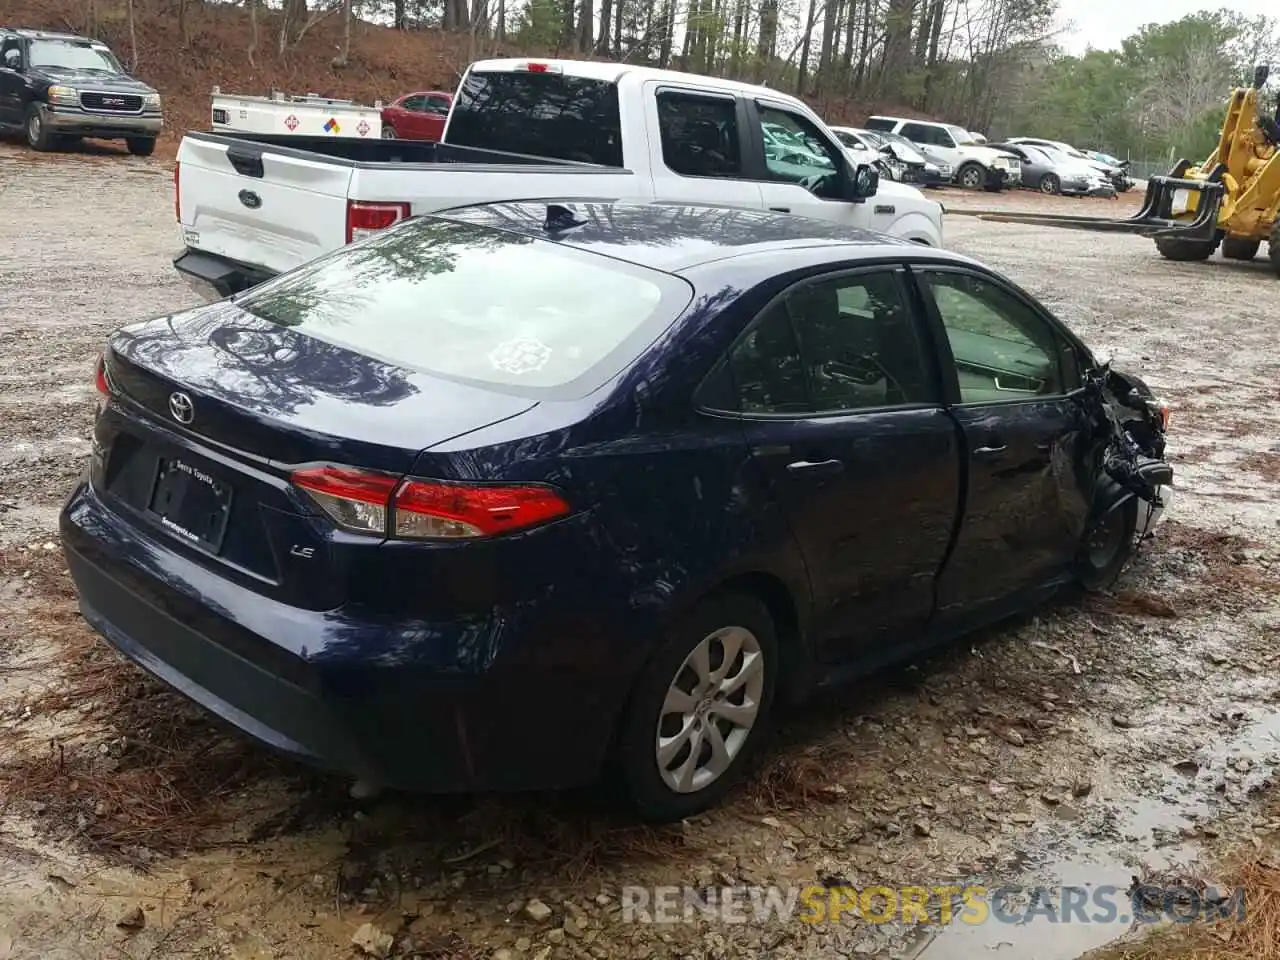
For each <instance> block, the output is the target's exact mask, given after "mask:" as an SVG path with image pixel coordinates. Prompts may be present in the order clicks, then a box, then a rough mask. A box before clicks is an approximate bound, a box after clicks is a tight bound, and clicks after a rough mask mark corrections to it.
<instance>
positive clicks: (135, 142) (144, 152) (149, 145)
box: [124, 137, 156, 157]
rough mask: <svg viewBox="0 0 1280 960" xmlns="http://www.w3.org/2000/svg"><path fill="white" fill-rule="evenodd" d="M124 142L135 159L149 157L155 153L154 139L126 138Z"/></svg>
mask: <svg viewBox="0 0 1280 960" xmlns="http://www.w3.org/2000/svg"><path fill="white" fill-rule="evenodd" d="M124 142H125V145H126V146H128V148H129V152H130V153H132V154H133V155H134V156H135V157H149V156H151V155H152V154H153V153H155V152H156V138H155V137H126V138H125V141H124Z"/></svg>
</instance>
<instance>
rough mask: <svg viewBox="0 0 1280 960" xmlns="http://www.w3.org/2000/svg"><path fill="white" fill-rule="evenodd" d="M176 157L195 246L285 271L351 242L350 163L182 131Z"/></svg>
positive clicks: (189, 238) (183, 212)
mask: <svg viewBox="0 0 1280 960" xmlns="http://www.w3.org/2000/svg"><path fill="white" fill-rule="evenodd" d="M178 163H179V171H180V173H179V176H180V180H181V190H180V195H179V216H180V218H181V221H182V233H183V241H184V242H185V243H186V245H187V246H188V247H190V248H192V249H195V250H202V251H204V252H205V253H211V254H215V255H217V256H222V257H227V258H229V259H231V260H234V261H237V262H239V263H246V264H250V265H252V266H256V267H265V268H266V269H268V270H271V271H274V272H277V273H280V272H284V271H285V270H289V269H292V268H293V267H296V266H297V265H298V264H301V263H305V262H306V261H308V260H312V259H314V258H315V257H318V256H320V255H321V254H323V253H328V252H329V251H330V250H334V249H336V248H338V247H341V246H343V245H344V244H345V243H346V242H347V190H348V187H349V185H350V182H351V172H352V167H351V166H350V165H349V164H344V163H342V162H341V161H335V160H332V159H330V158H327V157H324V156H322V155H320V154H315V153H310V154H303V153H302V152H300V151H294V150H290V149H288V148H279V147H272V146H270V145H267V144H262V143H256V142H254V141H251V140H238V139H234V138H227V137H206V136H200V135H188V136H186V137H184V138H183V140H182V146H181V148H180V150H179V152H178Z"/></svg>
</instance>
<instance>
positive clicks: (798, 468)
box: [787, 460, 844, 477]
mask: <svg viewBox="0 0 1280 960" xmlns="http://www.w3.org/2000/svg"><path fill="white" fill-rule="evenodd" d="M842 470H844V461H843V460H820V461H818V462H817V463H814V462H813V461H812V460H797V461H795V462H794V463H788V464H787V473H790V474H805V475H806V476H813V477H830V476H834V475H835V474H837V473H840V472H841V471H842Z"/></svg>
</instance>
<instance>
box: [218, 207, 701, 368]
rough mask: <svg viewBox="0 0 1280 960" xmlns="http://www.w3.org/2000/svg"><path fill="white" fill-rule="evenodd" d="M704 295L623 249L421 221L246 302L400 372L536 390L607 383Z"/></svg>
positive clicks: (281, 280)
mask: <svg viewBox="0 0 1280 960" xmlns="http://www.w3.org/2000/svg"><path fill="white" fill-rule="evenodd" d="M495 278H498V281H499V282H495ZM691 296H692V293H691V289H690V287H689V285H688V284H687V283H686V282H685V281H684V280H681V279H678V278H676V277H674V276H671V275H669V274H664V273H659V272H657V271H653V270H648V269H645V268H641V267H636V266H633V265H631V264H626V263H623V262H621V261H619V260H615V259H612V258H610V257H602V256H598V255H595V254H588V253H584V252H583V251H579V250H574V249H572V248H570V247H567V246H564V245H561V244H557V243H552V242H550V241H547V240H542V239H534V238H532V237H528V236H523V235H520V234H515V233H508V232H505V231H499V230H492V229H488V228H484V227H478V226H474V225H471V224H461V223H454V222H449V221H444V220H432V219H420V220H410V221H408V222H407V223H405V224H403V225H400V226H397V227H392V228H390V229H388V230H386V231H383V232H380V233H377V234H374V235H373V236H371V237H369V238H368V239H366V240H363V241H360V242H357V243H354V244H351V245H349V246H346V247H343V248H341V249H339V250H337V251H335V252H334V253H332V254H329V255H327V256H325V257H322V258H320V259H318V260H316V261H313V262H312V263H310V264H307V265H305V266H303V267H299V268H298V269H296V270H293V271H290V272H289V273H286V274H283V275H281V276H279V277H277V278H275V279H273V280H269V281H267V282H266V283H263V284H261V285H259V286H257V287H254V288H252V289H251V290H249V291H248V292H247V293H245V294H242V295H241V296H240V297H238V298H237V299H236V303H237V304H238V305H239V306H240V307H241V308H242V309H244V310H247V311H248V312H249V313H251V314H253V315H255V316H258V317H261V318H263V319H266V320H270V321H272V322H274V323H278V324H280V325H281V326H286V327H290V328H291V329H293V330H296V331H298V332H299V333H303V334H306V335H308V336H312V337H315V338H316V339H319V340H324V341H326V342H329V343H333V344H336V345H337V346H340V347H345V348H347V349H349V350H353V351H356V352H358V353H362V354H365V355H366V356H371V357H376V358H378V359H381V360H385V361H387V362H390V363H394V364H397V365H398V366H401V367H406V368H409V369H415V370H420V371H423V372H425V373H431V374H436V375H439V376H443V377H449V378H453V379H460V380H468V381H472V382H478V383H483V384H486V385H495V386H500V387H506V388H510V389H512V390H513V391H514V392H521V391H523V390H525V389H528V390H531V391H534V392H537V391H545V390H550V389H555V388H558V387H563V386H565V385H568V384H571V383H574V382H576V381H578V380H580V378H582V377H584V376H587V375H588V373H590V372H593V371H594V372H595V373H596V376H595V378H594V383H595V385H596V386H599V385H600V384H602V383H603V382H604V381H605V380H606V379H607V378H608V377H610V376H615V375H616V374H617V373H618V372H619V371H620V370H622V369H624V368H625V366H626V364H627V363H628V362H629V361H630V359H633V358H634V356H635V355H638V352H639V351H640V350H643V349H644V347H646V346H647V345H648V344H650V343H652V342H653V340H654V339H656V338H657V336H658V335H660V334H661V332H662V331H663V330H665V329H666V328H667V327H668V326H670V324H671V323H672V322H673V321H674V320H675V319H676V317H677V316H679V314H680V312H681V311H682V310H683V309H684V308H685V307H686V306H687V305H688V303H689V300H690V298H691ZM624 346H629V347H634V349H635V351H636V353H634V354H630V353H628V352H627V350H624V349H622V348H623V347H624ZM610 357H613V359H612V361H611V362H609V363H605V362H604V361H605V360H606V359H607V358H610ZM591 389H594V387H592V388H591Z"/></svg>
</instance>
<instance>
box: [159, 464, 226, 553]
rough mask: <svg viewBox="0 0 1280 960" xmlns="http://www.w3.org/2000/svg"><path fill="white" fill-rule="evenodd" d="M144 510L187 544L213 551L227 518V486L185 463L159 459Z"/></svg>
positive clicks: (223, 533)
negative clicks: (148, 499)
mask: <svg viewBox="0 0 1280 960" xmlns="http://www.w3.org/2000/svg"><path fill="white" fill-rule="evenodd" d="M148 510H150V511H151V513H152V514H153V515H154V516H155V517H156V519H157V520H159V522H160V525H161V526H163V527H164V528H165V529H166V530H168V531H170V532H171V533H173V534H174V535H175V536H178V537H181V538H182V539H183V540H186V541H187V542H188V543H192V544H194V545H196V546H199V547H203V548H205V549H206V550H212V551H215V552H216V551H217V550H219V549H220V548H221V547H222V539H223V537H224V536H226V532H227V520H228V518H229V517H230V516H231V487H229V486H228V485H227V484H225V483H223V482H222V481H221V480H218V479H216V478H215V477H213V476H211V475H210V474H209V473H207V472H206V471H204V470H201V469H200V468H199V467H197V466H194V465H192V464H190V463H187V462H186V461H185V460H166V459H161V460H160V466H159V469H158V471H157V473H156V484H155V489H154V492H153V493H152V495H151V503H150V504H149V505H148Z"/></svg>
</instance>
